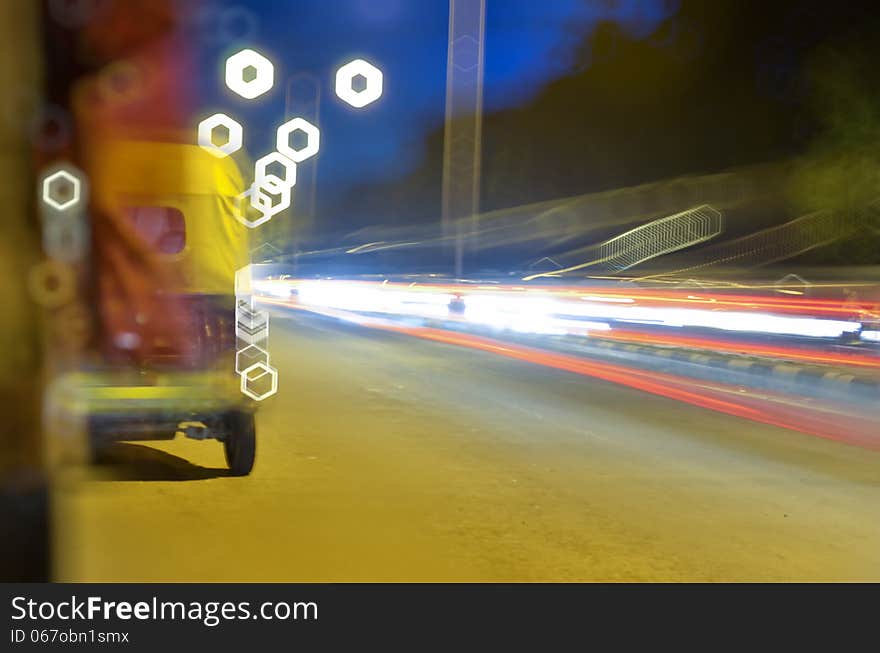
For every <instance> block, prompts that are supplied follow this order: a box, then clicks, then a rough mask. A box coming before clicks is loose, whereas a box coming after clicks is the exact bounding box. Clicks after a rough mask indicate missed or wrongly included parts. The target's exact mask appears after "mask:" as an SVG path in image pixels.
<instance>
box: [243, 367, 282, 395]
mask: <svg viewBox="0 0 880 653" xmlns="http://www.w3.org/2000/svg"><path fill="white" fill-rule="evenodd" d="M254 370H263V373H262V374H260V376H258V377H256V378H254V379H252V378H250V374H251V372H253V371H254ZM267 374H268V375H270V378H271V379H272V385H271V386H270V387H269V389H268V390H267V391H266V392H264V393H262V394H259V395H258V394H256V393H255V392H253V391H252V390H251V389H250V388H249V387H248V382H249V381H256V380H257V379H261V378H263V377H264V376H266V375H267ZM239 376H240V377H241V385H240V389H241V392H242V394H244V395H246V396H248V397H250V398H251V399H253V400H254V401H263V399H266V398H267V397H271V396H272V395H274V394H275V393H276V392H278V370H276V369H275V368H274V367H272V366H271V365H269V364H268V363H254V364H253V365H251V366H250V367H248V368H247V369H245V370H244V371H243V372H241V373H240V375H239Z"/></svg>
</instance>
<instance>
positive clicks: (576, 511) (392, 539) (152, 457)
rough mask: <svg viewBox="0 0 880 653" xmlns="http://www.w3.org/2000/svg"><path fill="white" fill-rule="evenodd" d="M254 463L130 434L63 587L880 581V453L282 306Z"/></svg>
mask: <svg viewBox="0 0 880 653" xmlns="http://www.w3.org/2000/svg"><path fill="white" fill-rule="evenodd" d="M272 326H273V328H272V333H271V338H270V343H269V348H270V350H271V352H272V358H273V364H274V365H276V366H277V367H278V369H279V375H280V376H279V379H280V385H279V394H278V396H276V397H274V398H271V399H268V400H267V401H266V402H264V406H263V407H262V410H261V412H260V413H259V414H258V438H259V440H258V458H257V466H256V469H255V471H254V473H253V475H252V476H250V477H246V478H231V477H227V476H225V475H224V469H223V468H224V462H223V457H222V450H221V447H220V445H219V444H218V443H216V442H199V441H192V440H183V439H181V438H178V439H177V440H175V441H172V442H160V443H150V444H149V445H145V444H119V445H116V446H115V447H114V449H113V450H112V451H111V452H110V453H109V454H108V455H107V456H106V457H105V459H104V461H103V462H104V464H103V465H101V466H99V467H98V468H96V469H95V470H93V471H91V472H89V473H88V476H87V477H86V478H85V479H82V480H79V481H73V480H70V481H68V482H67V483H64V484H60V485H59V486H58V488H57V490H56V502H55V506H56V507H55V538H54V543H55V547H56V565H57V566H56V575H57V577H58V579H59V580H65V581H396V580H401V581H409V580H413V581H416V580H418V581H481V580H485V581H575V580H576V581H620V580H623V581H631V580H632V581H635V580H646V581H679V580H683V581H700V580H717V581H775V580H798V581H837V580H872V581H878V580H880V454H878V453H877V452H872V451H868V450H863V449H859V448H856V447H850V446H846V445H842V444H838V443H835V442H831V441H826V440H822V439H820V438H815V437H811V436H806V435H803V434H799V433H796V432H793V431H787V430H783V429H780V428H777V427H773V426H768V425H762V424H756V423H752V422H747V421H743V420H741V419H738V418H736V417H732V416H728V415H723V414H719V413H714V412H710V411H708V410H706V409H703V408H699V407H696V406H691V405H687V404H682V403H678V402H675V401H672V400H670V399H666V398H662V397H658V396H654V395H649V394H645V393H643V392H640V391H638V390H634V389H629V388H624V387H620V386H616V385H613V384H610V383H607V382H604V381H599V380H595V379H591V378H589V377H584V376H578V375H575V374H571V373H568V372H563V371H558V370H552V369H546V368H542V367H539V366H535V365H532V364H529V363H525V362H521V361H516V360H511V359H507V358H503V357H498V356H495V355H493V354H490V353H486V352H480V351H473V350H468V349H461V348H456V347H454V346H451V345H446V344H442V343H437V342H428V341H423V340H419V339H415V338H410V337H408V336H405V335H400V334H394V333H385V332H378V331H370V330H366V329H363V328H360V327H356V326H351V325H343V324H340V323H337V322H333V321H331V320H328V319H326V318H319V317H316V316H310V315H308V314H305V313H300V314H293V315H290V314H288V315H284V316H282V315H280V314H278V315H275V316H274V319H273V322H272Z"/></svg>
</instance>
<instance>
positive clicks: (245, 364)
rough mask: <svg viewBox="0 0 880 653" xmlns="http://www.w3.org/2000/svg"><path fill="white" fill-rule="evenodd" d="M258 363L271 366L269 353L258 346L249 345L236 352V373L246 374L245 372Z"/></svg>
mask: <svg viewBox="0 0 880 653" xmlns="http://www.w3.org/2000/svg"><path fill="white" fill-rule="evenodd" d="M257 363H262V364H264V365H268V364H269V352H268V351H266V350H265V349H263V348H262V347H257V346H256V345H248V346H247V347H245V348H244V349H239V350H238V351H237V352H235V372H236V374H244V372H245V370H247V369H248V368H250V367H253V366H254V365H256V364H257Z"/></svg>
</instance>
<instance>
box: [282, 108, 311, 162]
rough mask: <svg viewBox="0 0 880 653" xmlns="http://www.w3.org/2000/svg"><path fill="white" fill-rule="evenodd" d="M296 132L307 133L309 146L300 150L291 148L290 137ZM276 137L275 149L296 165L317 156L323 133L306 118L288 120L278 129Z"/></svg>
mask: <svg viewBox="0 0 880 653" xmlns="http://www.w3.org/2000/svg"><path fill="white" fill-rule="evenodd" d="M295 131H301V132H305V134H306V136H307V137H308V143H307V145H306V146H305V147H304V148H302V149H300V150H295V149H293V148H292V147H290V135H291V134H292V133H293V132H295ZM275 136H276V138H275V149H277V150H278V151H279V152H280V153H281V154H283V155H284V156H286V157H287V158H288V159H290V160H291V161H293V162H294V163H302V162H303V161H305V160H306V159H308V158H309V157H312V156H315V155H316V154H317V153H318V150H319V149H320V147H321V131H320V130H319V129H318V128H317V127H316V126H315V125H313V124H312V123H310V122H309V121H308V120H306V119H305V118H299V117H297V118H292V119H290V120H288V121H287V122H285V123H283V124H282V125H280V126H279V127H278V130H277V131H276V132H275Z"/></svg>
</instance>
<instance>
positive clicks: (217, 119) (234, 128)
mask: <svg viewBox="0 0 880 653" xmlns="http://www.w3.org/2000/svg"><path fill="white" fill-rule="evenodd" d="M218 127H225V128H226V130H227V132H228V137H227V139H226V142H225V143H224V144H223V145H217V144H216V143H214V130H215V129H217V128H218ZM241 142H242V129H241V125H240V124H238V122H236V121H235V120H234V119H232V118H230V117H229V116H227V115H226V114H225V113H215V114H214V115H213V116H209V117H207V118H205V119H204V120H202V122H200V123H199V145H200V146H201V147H202V148H204V149H205V150H207V151H208V152H210V153H211V154H213V155H214V156H216V157H217V158H220V159H222V158H223V157H225V156H229V155H230V154H232V153H233V152H235V151H237V150H239V149H241Z"/></svg>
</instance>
